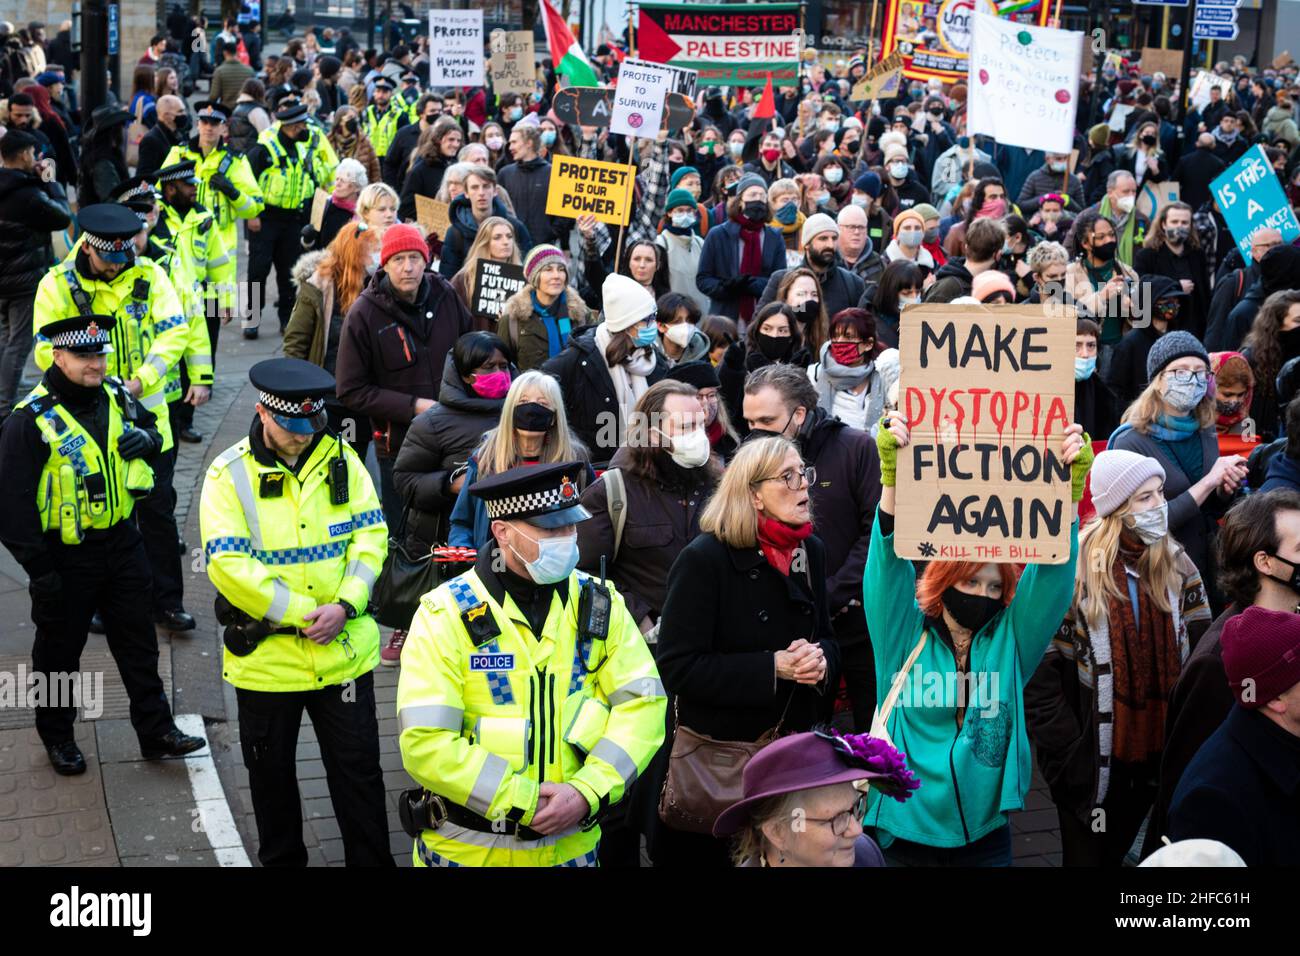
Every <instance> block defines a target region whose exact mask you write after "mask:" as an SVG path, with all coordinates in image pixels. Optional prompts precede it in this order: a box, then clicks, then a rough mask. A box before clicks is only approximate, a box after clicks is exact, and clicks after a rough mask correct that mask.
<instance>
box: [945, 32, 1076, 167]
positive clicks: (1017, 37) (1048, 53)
mask: <svg viewBox="0 0 1300 956" xmlns="http://www.w3.org/2000/svg"><path fill="white" fill-rule="evenodd" d="M969 65H970V72H969V78H968V80H967V87H968V89H969V93H968V94H967V98H966V109H967V111H968V112H967V123H966V128H967V130H968V131H969V132H970V133H971V134H972V135H974V134H975V133H984V134H986V135H988V136H992V137H994V138H995V139H996V140H997V141H998V142H999V143H1002V144H1004V145H1010V146H1023V147H1025V148H1026V149H1043V150H1047V151H1048V152H1053V153H1068V152H1069V151H1070V149H1071V147H1072V146H1073V144H1074V114H1075V109H1076V108H1077V107H1078V105H1079V104H1078V99H1079V97H1078V92H1079V35H1078V34H1077V33H1074V32H1072V31H1069V30H1053V29H1051V28H1049V27H1035V26H1029V25H1026V24H1019V23H1014V22H1012V21H1009V20H1004V19H1002V18H1000V17H996V16H990V15H989V14H987V13H975V14H974V29H973V30H972V31H971V48H970V59H969Z"/></svg>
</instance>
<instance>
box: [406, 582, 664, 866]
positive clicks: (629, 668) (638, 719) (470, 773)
mask: <svg viewBox="0 0 1300 956" xmlns="http://www.w3.org/2000/svg"><path fill="white" fill-rule="evenodd" d="M584 579H585V575H583V574H581V573H580V572H574V573H573V574H571V575H570V576H569V580H568V582H567V586H568V588H569V591H568V600H567V602H561V601H560V599H559V595H558V594H557V595H555V596H554V597H552V599H551V608H550V613H549V615H548V616H547V618H546V623H545V625H544V626H543V628H542V633H541V635H539V636H534V635H533V633H532V631H531V629H530V628H529V625H528V623H527V621H526V618H525V617H524V615H523V613H522V612H521V611H520V610H519V608H518V607H517V606H516V605H515V603H514V601H513V600H512V599H511V598H510V597H509V595H506V596H505V604H504V606H502V605H501V604H498V603H497V602H496V601H495V600H494V599H493V598H492V596H491V594H490V593H489V592H488V590H487V588H486V587H485V586H484V584H483V582H482V580H481V579H480V578H479V576H478V573H477V572H476V571H469V572H467V573H465V574H463V575H461V576H460V577H458V578H455V579H453V580H451V581H449V582H447V583H446V584H443V585H441V586H440V587H438V588H436V589H435V590H433V591H431V592H430V593H428V594H426V595H425V596H424V597H423V598H421V599H420V605H421V606H420V610H419V611H418V612H417V613H416V615H415V619H414V620H413V621H412V623H411V630H410V634H409V635H408V637H407V639H406V644H405V645H404V647H403V648H402V673H401V676H400V678H399V680H398V687H397V720H398V727H399V737H398V745H399V747H400V749H401V753H402V763H403V765H404V766H405V767H406V770H407V772H408V773H409V774H410V775H411V776H412V777H413V778H414V779H415V780H416V781H417V782H418V783H419V784H420V785H421V786H423V787H425V788H426V789H427V790H429V791H431V792H432V793H435V794H437V795H438V796H440V797H442V798H443V799H444V800H446V801H450V802H451V803H455V804H459V805H460V806H463V807H466V808H468V809H470V810H472V811H473V812H475V813H477V814H479V815H480V816H483V817H486V818H488V819H489V820H507V821H511V822H517V823H520V824H523V825H525V826H526V825H527V824H528V823H529V822H530V821H531V820H532V819H533V814H534V812H535V810H536V808H537V798H538V795H539V792H540V791H539V787H540V784H542V783H543V782H547V783H568V784H572V785H573V787H574V788H576V789H577V790H578V792H579V793H581V794H582V795H583V796H584V797H585V798H586V800H587V803H588V805H589V807H590V810H591V811H592V812H593V813H595V812H597V811H598V810H601V809H603V808H605V807H607V806H609V805H612V804H614V803H617V802H618V801H619V800H621V799H622V798H623V796H624V794H625V793H626V792H627V788H628V787H630V786H631V784H632V783H633V781H635V780H636V778H637V775H638V774H640V773H642V772H643V771H644V770H645V768H646V766H647V765H648V764H649V763H650V759H651V758H652V757H653V756H654V754H655V751H657V750H658V749H659V746H660V745H661V744H662V743H663V739H664V712H665V708H666V707H667V697H666V696H665V694H664V688H663V684H662V683H661V682H660V680H659V672H658V670H657V669H656V668H655V663H654V659H653V658H652V657H651V656H650V650H649V648H647V647H646V643H645V640H644V639H643V638H642V636H641V632H640V630H638V628H637V626H636V622H635V621H633V619H632V615H631V614H629V613H628V611H627V608H626V607H625V605H624V603H623V599H622V597H621V596H619V595H618V593H617V591H615V590H614V588H613V587H612V586H610V592H611V595H612V597H613V609H612V613H611V615H610V624H609V633H608V637H607V639H606V640H604V641H594V642H593V641H583V642H581V643H580V642H579V641H578V640H577V636H578V625H577V620H578V602H579V595H580V592H581V582H582V581H583V580H584ZM483 605H485V611H486V613H488V614H491V615H492V616H493V618H495V620H496V622H497V626H498V627H499V629H500V632H501V633H500V635H499V636H497V637H494V638H492V639H491V640H489V641H487V642H485V643H483V644H481V645H479V646H476V645H475V643H474V640H473V639H472V638H471V637H470V634H469V632H468V631H467V630H466V628H465V625H464V623H463V620H462V614H465V613H471V614H472V613H474V611H475V609H476V608H477V609H479V613H483V610H484V608H480V606H483ZM599 841H600V830H599V828H598V827H592V828H591V829H589V830H586V831H584V830H582V829H581V828H580V826H576V827H574V828H572V829H571V830H569V831H568V832H566V833H562V834H555V835H552V836H548V837H544V838H542V839H540V840H523V839H519V838H516V837H515V836H512V835H507V834H505V833H487V832H481V831H478V830H473V829H469V828H466V827H461V826H457V825H455V824H453V823H452V822H450V821H448V822H445V823H443V824H442V826H440V827H439V828H438V829H437V830H425V831H424V832H423V834H422V835H421V837H420V838H419V839H417V840H416V841H415V850H414V862H415V864H416V865H421V864H422V865H425V866H582V865H589V864H594V863H595V859H596V846H597V844H598V843H599Z"/></svg>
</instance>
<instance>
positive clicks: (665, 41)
mask: <svg viewBox="0 0 1300 956" xmlns="http://www.w3.org/2000/svg"><path fill="white" fill-rule="evenodd" d="M638 9H639V19H638V21H637V28H636V55H637V56H638V57H640V58H641V59H643V60H649V61H651V62H652V63H668V64H671V65H672V66H680V67H686V68H688V69H692V70H699V73H700V76H699V81H700V82H701V83H703V84H706V85H710V84H721V85H726V86H762V85H764V84H765V83H766V82H767V77H768V74H771V77H772V82H773V83H775V84H777V85H778V86H779V85H782V84H786V85H790V86H794V85H796V84H797V83H798V76H799V56H800V54H801V52H802V39H801V38H802V32H803V24H802V22H801V21H800V18H799V4H797V3H642V4H640V6H639V8H638Z"/></svg>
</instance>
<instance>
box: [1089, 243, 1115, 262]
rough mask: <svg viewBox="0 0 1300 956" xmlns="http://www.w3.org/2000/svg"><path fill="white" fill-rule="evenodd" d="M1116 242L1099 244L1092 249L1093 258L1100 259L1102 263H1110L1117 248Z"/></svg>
mask: <svg viewBox="0 0 1300 956" xmlns="http://www.w3.org/2000/svg"><path fill="white" fill-rule="evenodd" d="M1118 245H1119V243H1117V242H1100V243H1098V244H1097V245H1095V246H1093V247H1092V255H1093V258H1096V259H1100V260H1101V261H1102V262H1110V260H1112V259H1114V258H1115V249H1116V248H1117V247H1118Z"/></svg>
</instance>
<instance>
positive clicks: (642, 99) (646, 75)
mask: <svg viewBox="0 0 1300 956" xmlns="http://www.w3.org/2000/svg"><path fill="white" fill-rule="evenodd" d="M672 82H673V75H672V73H671V72H670V71H669V70H667V69H665V68H663V67H661V66H659V65H658V64H657V63H644V62H642V61H641V60H633V59H632V58H630V57H629V58H627V59H625V60H624V61H623V62H622V63H621V64H619V68H618V85H617V86H616V87H614V110H613V112H612V113H611V114H610V117H609V130H610V132H611V133H622V134H623V135H624V136H653V135H655V134H656V133H658V132H659V124H660V123H661V122H662V121H663V115H664V99H665V98H666V97H667V96H668V90H669V88H670V87H671V85H672Z"/></svg>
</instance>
